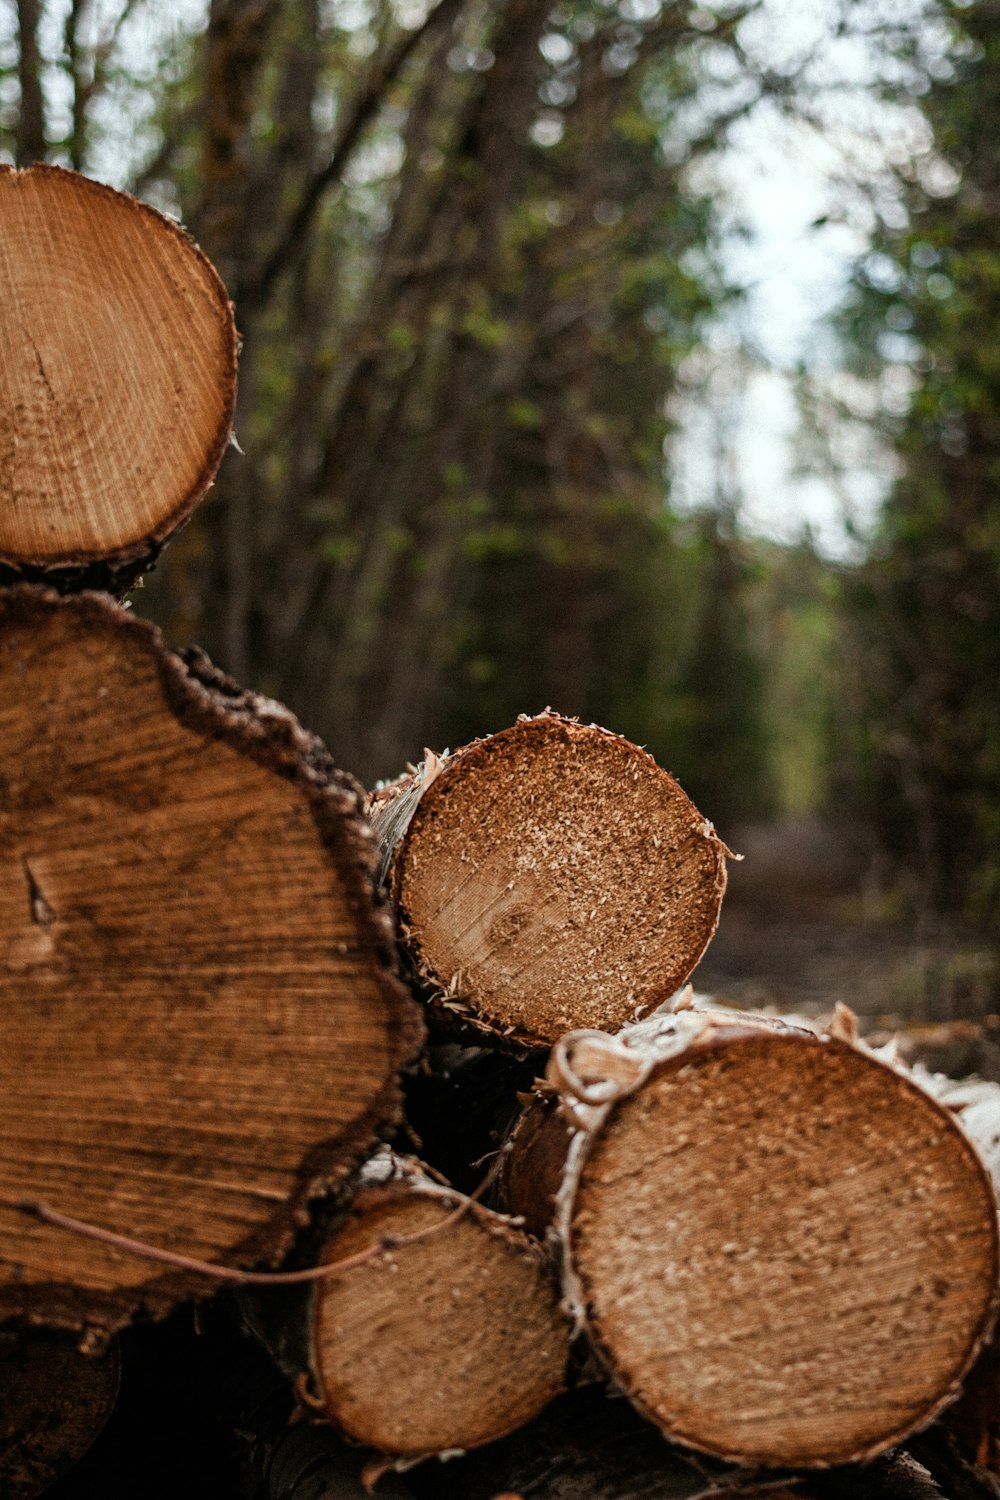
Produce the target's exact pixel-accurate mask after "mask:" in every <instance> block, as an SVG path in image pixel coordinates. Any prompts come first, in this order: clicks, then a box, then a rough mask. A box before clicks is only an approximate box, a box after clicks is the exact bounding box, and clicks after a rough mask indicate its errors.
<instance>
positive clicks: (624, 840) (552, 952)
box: [373, 713, 727, 1047]
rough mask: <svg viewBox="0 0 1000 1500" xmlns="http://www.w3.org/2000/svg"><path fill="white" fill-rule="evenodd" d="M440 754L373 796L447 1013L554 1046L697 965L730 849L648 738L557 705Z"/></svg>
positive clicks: (407, 934)
mask: <svg viewBox="0 0 1000 1500" xmlns="http://www.w3.org/2000/svg"><path fill="white" fill-rule="evenodd" d="M433 770H434V774H433V776H430V775H428V774H427V773H426V770H425V772H424V774H423V776H422V778H417V779H416V780H415V782H414V783H412V784H410V785H409V786H405V785H404V786H401V787H400V788H399V790H398V792H397V793H396V794H394V795H388V796H376V798H375V799H374V802H373V816H374V818H375V821H376V826H377V827H379V829H380V830H385V831H386V836H387V838H388V839H389V840H390V842H391V844H392V848H391V849H390V850H387V855H388V856H389V857H390V861H391V869H390V875H389V888H390V890H391V892H392V895H393V897H394V899H395V901H396V902H397V904H398V907H399V912H400V921H401V927H402V931H403V937H404V942H405V943H406V945H407V948H408V951H409V953H410V955H411V957H412V960H413V963H414V966H415V968H416V971H417V973H418V975H419V976H420V977H421V979H422V980H423V981H424V982H425V984H426V985H427V987H428V991H429V994H430V997H431V1000H432V1003H433V1004H434V1006H435V1008H436V1010H437V1011H438V1012H439V1013H441V1014H443V1015H445V1016H450V1017H451V1018H452V1019H453V1020H458V1021H464V1022H466V1023H468V1024H470V1025H472V1026H474V1027H475V1028H477V1029H478V1030H480V1032H481V1031H483V1030H485V1031H488V1032H489V1033H491V1035H492V1036H493V1038H494V1039H497V1038H499V1039H506V1040H507V1041H508V1042H510V1043H512V1044H514V1045H520V1046H525V1045H528V1046H535V1047H542V1046H549V1045H551V1044H552V1043H553V1042H554V1041H555V1040H556V1038H557V1037H559V1036H561V1035H562V1034H563V1033H564V1032H566V1031H570V1030H572V1029H574V1028H576V1027H583V1026H595V1027H601V1028H603V1029H605V1030H612V1031H613V1030H617V1029H618V1027H619V1026H621V1025H624V1024H625V1022H626V1021H628V1020H629V1019H631V1018H632V1017H633V1016H634V1015H635V1014H636V1013H638V1012H640V1011H644V1010H649V1009H650V1008H651V1007H653V1006H656V1005H658V1004H659V1003H660V1002H661V1001H663V1000H665V999H666V998H667V997H668V996H669V995H670V994H671V993H672V992H673V991H674V990H675V989H676V988H677V987H678V986H679V985H680V984H682V983H683V982H684V980H685V979H687V977H688V975H689V974H690V973H691V971H692V970H693V968H694V967H695V965H696V963H697V962H698V960H699V958H700V957H701V954H702V953H703V952H704V950H705V948H706V946H707V944H708V942H709V941H710V939H711V937H712V934H713V933H714V931H715V927H716V923H717V922H718V917H719V909H720V906H721V903H722V897H723V893H724V891H725V886H726V852H727V851H726V850H725V847H724V845H723V844H722V843H721V842H720V841H719V839H718V838H717V837H716V835H715V833H714V830H713V829H712V826H711V824H710V823H708V822H706V820H705V818H704V817H703V815H702V814H701V813H700V812H699V811H698V810H697V808H696V807H695V806H694V805H693V803H691V802H690V800H689V799H688V798H687V796H686V795H685V794H684V792H683V791H682V790H681V788H680V787H679V786H678V784H677V782H676V781H674V779H673V777H671V776H669V775H668V774H667V772H666V771H663V770H661V769H660V767H659V766H657V764H656V762H655V761H654V760H653V759H652V757H651V756H649V755H647V754H646V752H645V751H644V750H641V749H639V748H638V747H637V746H636V745H633V744H630V743H629V741H628V740H625V739H622V738H621V737H620V736H619V735H615V734H611V733H609V732H608V731H607V730H604V729H600V728H597V727H595V726H594V725H584V724H578V723H576V722H574V721H573V720H569V719H564V718H561V717H560V716H559V715H557V714H553V713H545V714H541V715H539V716H538V717H537V718H533V719H527V718H525V719H521V720H519V721H518V723H517V724H515V725H513V726H511V728H509V729H506V730H503V731H501V733H499V734H495V735H492V736H490V737H489V738H488V739H485V740H479V741H476V742H475V743H474V744H472V745H469V746H466V747H465V748H464V749H462V750H461V751H457V752H456V753H455V754H454V755H453V756H451V757H449V758H447V759H445V760H444V761H443V762H441V763H440V764H439V765H435V766H434V768H433ZM421 780H422V782H423V785H422V786H421V784H420V782H421ZM407 799H408V800H410V801H411V802H412V803H413V806H412V808H411V809H410V811H411V812H412V816H410V817H409V821H408V822H406V823H405V826H404V827H402V828H400V822H401V821H402V820H400V819H399V818H398V816H397V813H398V806H399V803H400V801H401V800H403V801H404V802H405V801H406V800H407Z"/></svg>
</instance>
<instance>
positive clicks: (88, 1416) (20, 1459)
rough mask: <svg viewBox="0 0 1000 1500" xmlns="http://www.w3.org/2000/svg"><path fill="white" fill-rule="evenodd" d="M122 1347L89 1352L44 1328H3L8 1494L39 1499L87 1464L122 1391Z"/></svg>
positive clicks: (1, 1447)
mask: <svg viewBox="0 0 1000 1500" xmlns="http://www.w3.org/2000/svg"><path fill="white" fill-rule="evenodd" d="M119 1374H120V1367H119V1358H118V1349H117V1345H115V1344H112V1345H110V1346H109V1347H108V1348H106V1349H105V1350H103V1351H102V1352H101V1353H100V1354H97V1355H88V1354H83V1353H81V1351H80V1350H79V1349H78V1348H77V1346H76V1344H75V1342H74V1341H73V1339H71V1338H68V1337H67V1336H66V1335H65V1334H57V1333H52V1332H49V1331H47V1330H44V1329H28V1328H5V1329H2V1330H0V1494H2V1495H3V1496H4V1497H5V1500H34V1496H35V1495H40V1494H42V1493H43V1491H44V1490H46V1489H48V1487H49V1485H51V1484H52V1483H53V1481H54V1480H56V1479H58V1477H59V1475H60V1474H63V1473H65V1471H66V1470H67V1469H70V1468H72V1466H73V1465H74V1464H75V1463H76V1462H77V1460H78V1459H80V1458H81V1457H82V1456H83V1454H84V1453H85V1452H86V1451H87V1449H88V1448H89V1447H90V1445H91V1443H92V1442H93V1441H94V1439H95V1438H96V1437H97V1435H98V1433H99V1432H100V1431H101V1429H102V1428H103V1426H104V1424H105V1422H106V1421H107V1419H108V1417H109V1416H110V1414H111V1410H112V1408H113V1406H114V1403H115V1397H116V1395H117V1393H118V1381H119Z"/></svg>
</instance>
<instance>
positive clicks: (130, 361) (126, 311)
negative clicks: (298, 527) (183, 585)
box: [0, 166, 237, 587]
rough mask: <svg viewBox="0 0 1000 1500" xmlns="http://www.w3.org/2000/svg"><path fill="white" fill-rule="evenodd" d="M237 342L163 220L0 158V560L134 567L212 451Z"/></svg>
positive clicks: (62, 177)
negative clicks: (0, 414) (1, 164)
mask: <svg viewBox="0 0 1000 1500" xmlns="http://www.w3.org/2000/svg"><path fill="white" fill-rule="evenodd" d="M236 343H237V339H236V329H235V324H234V321H233V313H232V308H231V306H230V304H229V301H228V299H227V296H226V292H225V288H224V287H223V285H222V283H221V281H220V280H219V278H218V276H217V275H216V273H215V271H214V270H213V268H212V266H211V265H210V264H209V262H208V261H207V260H206V258H205V257H204V256H203V255H202V254H201V252H200V251H199V250H198V249H197V248H196V247H195V245H194V244H193V243H192V242H191V240H190V239H189V238H188V237H187V235H186V234H185V233H184V231H183V230H182V229H180V228H179V227H178V225H176V224H175V223H174V222H173V221H172V220H170V219H167V218H165V217H164V216H163V215H161V214H158V213H156V212H155V211H154V210H153V209H151V208H149V207H148V206H147V205H145V204H143V203H140V202H138V201H137V200H136V199H134V198H130V197H128V196H127V195H125V194H123V193H117V192H114V191H113V190H112V189H111V188H108V187H105V186H104V185H103V184H101V183H97V182H92V181H90V180H89V179H87V178H85V177H81V176H79V175H78V174H76V173H74V172H68V171H65V170H63V169H61V168H58V167H48V166H34V167H30V168H28V169H26V170H24V171H16V170H14V169H13V168H10V167H0V409H2V410H3V412H4V413H5V420H4V423H3V424H2V427H0V572H2V573H3V575H5V576H10V575H11V574H20V575H22V576H28V577H35V578H38V577H42V576H44V577H45V579H46V580H47V581H51V582H53V583H56V584H64V583H67V582H68V583H77V582H80V581H82V582H84V583H94V584H99V583H101V582H103V581H104V578H105V577H106V578H107V579H108V581H109V582H110V583H111V584H112V585H117V586H118V587H121V586H122V585H123V582H124V581H125V580H126V579H129V578H130V577H131V578H134V577H136V576H138V574H139V573H140V572H141V571H142V569H143V567H144V566H145V565H147V564H148V562H149V561H150V560H151V559H152V558H154V557H155V555H156V553H157V552H158V550H159V548H160V547H161V546H162V544H163V542H164V540H165V539H166V538H167V537H168V536H169V535H170V534H171V532H173V531H174V530H175V529H176V528H177V526H179V525H180V524H181V522H182V521H184V520H185V519H186V518H187V516H188V515H189V514H190V513H191V511H192V510H193V508H194V506H195V505H196V503H197V502H198V500H199V499H200V497H201V496H202V495H203V494H204V492H205V490H206V489H207V488H208V487H209V485H210V484H211V482H212V479H213V477H214V475H215V472H216V470H217V468H218V466H219V463H220V462H221V460H222V456H223V453H224V452H225V448H226V444H227V442H228V440H229V435H230V432H231V429H232V421H233V411H234V407H235V400H236Z"/></svg>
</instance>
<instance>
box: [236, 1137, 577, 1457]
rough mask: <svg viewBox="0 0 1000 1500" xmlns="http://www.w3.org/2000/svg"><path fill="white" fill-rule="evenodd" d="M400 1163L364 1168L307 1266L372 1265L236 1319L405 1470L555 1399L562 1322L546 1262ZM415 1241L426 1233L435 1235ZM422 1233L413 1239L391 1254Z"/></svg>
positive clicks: (562, 1364)
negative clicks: (374, 1250) (372, 1251)
mask: <svg viewBox="0 0 1000 1500" xmlns="http://www.w3.org/2000/svg"><path fill="white" fill-rule="evenodd" d="M460 1203H461V1199H460V1197H458V1196H456V1194H455V1193H454V1192H453V1191H452V1190H450V1189H449V1188H447V1187H446V1186H443V1185H442V1184H441V1183H440V1182H435V1181H434V1180H433V1179H432V1178H431V1177H429V1176H428V1175H427V1174H426V1173H425V1172H424V1171H423V1169H422V1168H421V1167H420V1166H419V1164H417V1163H415V1162H413V1161H412V1160H411V1159H403V1158H399V1157H393V1156H389V1157H387V1156H381V1157H376V1158H374V1159H373V1160H372V1161H371V1162H370V1163H369V1164H368V1166H367V1167H366V1168H365V1171H364V1173H363V1174H362V1186H361V1188H360V1190H359V1192H358V1193H357V1195H356V1196H355V1198H354V1199H353V1201H352V1203H351V1206H350V1209H349V1211H348V1212H347V1213H346V1215H344V1217H343V1218H341V1219H340V1220H339V1222H338V1223H337V1224H336V1225H335V1226H334V1229H333V1231H332V1233H331V1234H330V1235H329V1236H328V1237H327V1238H326V1240H325V1243H324V1246H323V1250H322V1254H321V1256H320V1259H321V1260H323V1261H335V1260H341V1259H346V1258H347V1257H350V1256H354V1255H356V1254H357V1253H358V1252H360V1251H364V1250H366V1249H368V1248H369V1247H370V1246H372V1245H377V1244H379V1243H382V1244H383V1245H384V1247H385V1248H384V1250H383V1252H382V1254H380V1255H379V1256H377V1257H375V1258H374V1259H371V1260H368V1261H367V1262H366V1263H365V1264H363V1265H359V1266H355V1267H354V1268H352V1269H350V1270H348V1271H345V1272H344V1273H342V1274H339V1275H336V1276H330V1277H325V1278H324V1279H323V1280H322V1281H319V1282H317V1283H316V1284H315V1286H314V1287H313V1288H311V1289H310V1291H309V1292H308V1293H307V1294H305V1295H302V1294H298V1293H292V1292H289V1291H277V1292H271V1291H262V1292H260V1293H259V1294H255V1295H253V1296H252V1297H244V1298H243V1299H242V1300H243V1301H244V1305H245V1307H246V1309H247V1313H246V1321H247V1323H248V1324H249V1326H251V1327H252V1328H253V1329H254V1331H256V1332H257V1333H258V1334H259V1335H260V1336H261V1337H262V1338H263V1340H264V1342H265V1343H266V1344H267V1346H268V1347H269V1348H270V1349H271V1351H272V1353H274V1355H275V1357H276V1358H277V1359H278V1362H279V1363H280V1364H281V1366H282V1367H283V1368H284V1369H286V1370H287V1371H288V1372H289V1373H290V1374H292V1375H293V1376H295V1377H296V1378H299V1377H301V1376H302V1375H303V1374H305V1375H307V1376H308V1379H309V1382H310V1384H311V1385H312V1386H313V1388H314V1390H315V1392H316V1397H317V1409H318V1410H321V1411H322V1412H323V1414H324V1415H325V1416H326V1417H327V1419H328V1420H329V1421H331V1422H333V1423H334V1424H335V1426H336V1427H337V1428H338V1429H339V1430H340V1431H341V1432H342V1433H343V1434H344V1435H345V1436H346V1437H347V1438H348V1439H349V1440H350V1441H352V1442H355V1443H365V1444H367V1445H368V1446H369V1447H371V1448H374V1449H375V1450H376V1451H378V1452H380V1453H385V1454H389V1455H393V1456H396V1457H403V1458H407V1459H414V1458H422V1457H426V1456H427V1455H430V1454H435V1453H442V1452H443V1453H447V1452H454V1451H455V1450H456V1449H465V1448H475V1447H478V1446H480V1445H481V1444H483V1443H489V1442H492V1441H494V1440H495V1439H497V1438H500V1437H503V1436H504V1435H505V1434H506V1433H508V1432H512V1431H514V1430H515V1429H516V1428H518V1427H520V1426H522V1425H523V1424H524V1423H525V1422H527V1421H529V1420H530V1419H531V1418H532V1417H534V1416H535V1415H536V1414H537V1413H538V1412H539V1411H540V1410H541V1409H542V1407H544V1406H545V1405H546V1404H547V1403H548V1402H549V1401H551V1400H552V1398H553V1397H554V1396H556V1395H558V1394H559V1392H560V1391H561V1390H562V1388H563V1385H564V1381H565V1376H566V1366H567V1363H568V1359H569V1325H568V1323H567V1322H566V1320H565V1318H564V1316H563V1315H562V1314H561V1313H560V1311H559V1307H558V1290H557V1288H556V1286H555V1282H554V1278H553V1276H552V1274H551V1267H550V1265H549V1263H548V1261H547V1259H546V1258H545V1257H544V1256H543V1255H542V1254H541V1252H540V1251H539V1250H538V1248H537V1247H536V1246H534V1245H533V1244H532V1243H531V1241H530V1240H529V1239H528V1238H527V1236H526V1235H524V1234H523V1233H521V1232H520V1231H519V1230H518V1229H516V1228H514V1227H513V1226H512V1225H511V1224H510V1223H509V1222H508V1221H507V1220H506V1219H504V1218H503V1217H502V1216H501V1215H499V1214H495V1213H492V1212H490V1211H489V1210H488V1209H484V1208H482V1207H480V1206H479V1205H478V1204H474V1205H472V1206H471V1207H470V1208H468V1210H467V1211H466V1212H465V1213H464V1214H463V1215H462V1217H461V1218H460V1219H457V1220H456V1221H454V1222H451V1223H449V1222H448V1221H449V1219H450V1218H451V1217H452V1216H453V1215H454V1213H455V1210H456V1207H457V1206H458V1205H459V1204H460ZM435 1230H436V1232H431V1233H426V1231H435ZM421 1233H426V1237H425V1238H422V1239H421V1240H420V1241H419V1242H416V1243H412V1244H406V1243H399V1244H396V1243H394V1242H395V1241H397V1240H405V1238H406V1237H407V1236H409V1235H412V1234H421Z"/></svg>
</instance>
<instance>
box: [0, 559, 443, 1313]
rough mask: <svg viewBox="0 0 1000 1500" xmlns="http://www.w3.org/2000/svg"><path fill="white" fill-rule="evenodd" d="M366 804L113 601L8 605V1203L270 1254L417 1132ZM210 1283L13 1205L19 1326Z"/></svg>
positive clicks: (407, 1006)
mask: <svg viewBox="0 0 1000 1500" xmlns="http://www.w3.org/2000/svg"><path fill="white" fill-rule="evenodd" d="M372 846H373V840H372V837H371V833H370V830H369V828H368V825H367V823H366V821H365V819H364V817H363V815H362V812H361V797H360V792H359V789H358V788H357V787H356V785H355V784H354V783H353V782H351V781H350V780H349V778H347V777H344V776H342V775H341V773H339V772H337V771H335V770H333V768H332V766H331V765H330V763H329V757H328V756H326V753H325V751H324V750H323V747H322V746H321V745H320V743H319V741H317V740H315V739H314V738H313V737H312V736H311V735H308V734H306V733H305V731H303V730H302V729H301V728H300V727H299V725H298V724H297V723H296V721H295V720H294V719H293V718H292V716H291V715H290V714H289V713H287V711H285V710H284V709H282V708H280V707H279V705H277V704H275V703H271V702H269V701H268V700H264V699H257V698H255V697H253V696H252V695H250V694H242V693H240V691H239V690H238V689H237V688H236V687H235V685H234V684H232V683H229V682H228V681H227V679H225V678H222V677H221V674H218V673H214V672H213V670H212V669H211V668H210V667H208V666H207V664H205V663H204V662H199V661H193V662H191V663H185V661H184V660H182V659H181V658H179V657H177V656H175V655H173V653H171V652H169V651H167V650H166V649H165V648H164V646H163V644H162V642H161V640H160V638H159V636H158V633H157V632H156V631H155V630H154V629H153V627H152V626H150V625H148V624H146V623H145V622H143V621H140V620H136V619H135V618H134V617H133V616H132V615H130V614H129V613H127V612H126V611H125V610H123V609H121V608H120V607H119V606H117V605H115V604H113V603H112V601H111V600H109V599H108V598H107V596H104V595H96V594H83V595H81V596H79V597H76V598H59V596H57V595H56V594H54V593H53V592H52V591H51V590H48V589H41V588H38V587H37V586H31V585H21V586H19V587H16V588H13V589H9V590H6V591H0V934H2V936H0V953H2V969H0V986H2V1005H0V1191H2V1192H3V1193H4V1194H5V1195H10V1196H11V1197H14V1198H18V1199H25V1198H28V1199H40V1200H42V1201H43V1202H45V1203H46V1204H48V1205H49V1206H50V1207H52V1208H53V1209H56V1210H59V1211H60V1212H62V1213H64V1214H69V1215H71V1216H73V1217H75V1218H77V1219H82V1220H84V1221H86V1222H88V1223H91V1224H95V1225H97V1226H99V1227H101V1228H103V1229H108V1230H112V1231H114V1232H116V1233H118V1234H124V1235H128V1236H131V1237H133V1238H137V1239H140V1240H143V1241H146V1242H151V1243H152V1244H154V1245H156V1246H158V1247H160V1248H163V1249H166V1250H170V1251H174V1252H178V1253H180V1254H184V1255H187V1256H191V1257H195V1258H197V1259H200V1260H209V1261H216V1262H221V1263H223V1264H225V1265H227V1266H228V1265H232V1266H247V1265H251V1264H253V1263H254V1262H256V1261H260V1260H264V1261H272V1262H273V1260H274V1259H276V1258H277V1256H278V1255H280V1254H281V1253H282V1251H283V1250H284V1249H285V1248H287V1246H288V1244H289V1242H290V1240H291V1236H292V1233H293V1230H294V1227H295V1225H296V1223H297V1222H298V1221H299V1220H300V1219H301V1217H302V1215H303V1213H304V1211H305V1207H306V1204H307V1201H308V1199H309V1197H310V1196H311V1195H312V1194H314V1193H315V1192H318V1191H322V1190H323V1189H324V1188H325V1187H326V1186H327V1185H328V1184H329V1183H330V1182H337V1181H338V1180H339V1179H340V1178H341V1177H342V1176H343V1175H344V1173H345V1172H346V1171H347V1170H348V1169H349V1168H350V1167H351V1166H353V1165H354V1164H355V1163H356V1162H357V1161H358V1160H360V1159H361V1158H362V1157H363V1156H364V1155H365V1154H366V1153H367V1151H368V1150H369V1149H370V1146H371V1144H372V1143H373V1141H374V1139H375V1138H376V1137H377V1135H378V1134H379V1132H380V1131H381V1130H383V1129H384V1128H386V1127H388V1126H389V1125H390V1124H391V1123H392V1122H394V1121H395V1119H396V1118H397V1117H398V1113H399V1091H398V1085H397V1079H396V1074H397V1070H398V1068H399V1066H400V1064H401V1063H402V1061H403V1060H404V1059H406V1058H408V1057H409V1056H411V1055H412V1053H413V1052H414V1050H415V1048H416V1045H417V1043H418V1041H419V1035H420V1022H419V1012H418V1010H417V1007H416V1006H415V1005H413V1004H412V1002H411V1001H410V1000H409V998H408V997H407V996H406V995H405V993H404V991H403V989H402V986H401V985H400V984H399V983H398V981H397V980H396V979H395V978H394V977H393V974H392V972H391V969H390V963H391V953H392V944H393V936H392V927H391V923H390V922H389V919H388V917H387V916H386V914H385V911H384V909H383V908H382V906H381V905H377V904H376V901H375V895H374V883H373V878H374V855H373V848H372ZM205 1290H206V1283H205V1281H204V1279H200V1278H199V1277H198V1276H196V1275H193V1274H191V1273H188V1272H184V1271H164V1270H163V1269H162V1268H161V1267H157V1266H154V1265H151V1264H150V1262H149V1261H147V1260H143V1259H139V1258H137V1257H134V1256H132V1255H126V1254H123V1253H121V1252H119V1251H116V1250H114V1249H110V1248H108V1247H107V1246H106V1245H102V1244H97V1243H95V1242H94V1241H93V1240H90V1239H85V1238H80V1237H77V1236H76V1235H74V1234H71V1233H67V1232H65V1231H63V1230H61V1229H57V1228H54V1227H50V1226H47V1225H43V1224H40V1223H36V1222H35V1221H34V1220H32V1219H31V1218H27V1217H25V1216H24V1215H22V1214H20V1213H18V1212H16V1211H15V1210H13V1209H9V1208H4V1209H2V1210H0V1317H2V1316H5V1315H10V1314H13V1313H21V1314H24V1315H28V1316H32V1317H39V1318H42V1317H44V1318H46V1319H48V1320H50V1321H53V1322H55V1323H61V1324H65V1325H67V1326H79V1325H80V1324H84V1323H86V1324H90V1325H93V1326H95V1327H104V1328H113V1327H115V1326H118V1325H119V1324H121V1323H123V1322H125V1321H126V1320H127V1319H128V1318H129V1317H130V1316H131V1315H132V1313H133V1312H135V1311H136V1310H137V1309H139V1308H142V1307H146V1308H147V1309H149V1310H152V1311H155V1312H163V1311H165V1310H167V1309H168V1308H169V1307H170V1306H172V1305H173V1304H174V1303H175V1302H176V1301H178V1300H180V1299H181V1298H182V1297H184V1296H186V1295H190V1294H191V1293H192V1292H203V1291H205Z"/></svg>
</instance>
